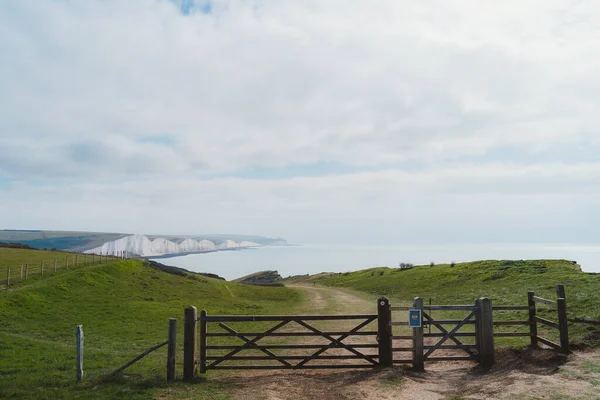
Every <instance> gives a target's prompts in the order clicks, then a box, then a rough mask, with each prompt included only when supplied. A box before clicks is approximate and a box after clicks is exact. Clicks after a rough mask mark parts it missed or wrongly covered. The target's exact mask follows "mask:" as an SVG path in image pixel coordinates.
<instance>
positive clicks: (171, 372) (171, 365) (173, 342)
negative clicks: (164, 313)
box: [167, 318, 177, 383]
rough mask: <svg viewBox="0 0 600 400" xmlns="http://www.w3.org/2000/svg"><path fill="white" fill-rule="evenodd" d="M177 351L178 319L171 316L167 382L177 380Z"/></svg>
mask: <svg viewBox="0 0 600 400" xmlns="http://www.w3.org/2000/svg"><path fill="white" fill-rule="evenodd" d="M176 353H177V319H175V318H169V344H168V345H167V383H173V382H174V381H175V355H176Z"/></svg>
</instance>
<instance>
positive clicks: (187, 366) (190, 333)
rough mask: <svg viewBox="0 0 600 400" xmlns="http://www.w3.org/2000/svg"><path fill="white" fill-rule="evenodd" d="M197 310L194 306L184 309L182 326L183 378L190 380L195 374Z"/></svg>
mask: <svg viewBox="0 0 600 400" xmlns="http://www.w3.org/2000/svg"><path fill="white" fill-rule="evenodd" d="M197 324H198V310H197V309H196V307H194V306H189V307H188V308H186V309H185V314H184V327H183V379H184V380H190V379H193V378H194V376H195V375H196V348H197V345H198V338H197V329H196V328H197Z"/></svg>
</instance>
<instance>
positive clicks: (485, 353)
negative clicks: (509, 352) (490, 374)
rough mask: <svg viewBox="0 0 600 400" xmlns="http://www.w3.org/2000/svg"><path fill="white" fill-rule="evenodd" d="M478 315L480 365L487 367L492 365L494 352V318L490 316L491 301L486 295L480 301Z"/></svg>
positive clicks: (494, 357)
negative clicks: (479, 319)
mask: <svg viewBox="0 0 600 400" xmlns="http://www.w3.org/2000/svg"><path fill="white" fill-rule="evenodd" d="M480 304H481V307H480V308H479V317H480V318H481V324H480V329H481V335H480V339H481V344H480V346H479V351H480V357H481V360H480V362H481V365H482V366H483V367H485V368H489V367H491V366H492V365H494V362H495V359H496V354H495V348H494V319H493V316H492V301H491V300H490V299H488V298H486V297H484V298H482V299H481V301H480Z"/></svg>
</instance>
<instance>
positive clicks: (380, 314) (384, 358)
mask: <svg viewBox="0 0 600 400" xmlns="http://www.w3.org/2000/svg"><path fill="white" fill-rule="evenodd" d="M391 331H392V310H391V308H390V301H389V300H388V299H387V298H386V297H380V298H379V299H377V339H378V341H379V366H381V367H391V366H392V365H393V355H392V332H391Z"/></svg>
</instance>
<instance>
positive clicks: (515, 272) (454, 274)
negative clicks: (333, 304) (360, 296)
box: [314, 260, 600, 344]
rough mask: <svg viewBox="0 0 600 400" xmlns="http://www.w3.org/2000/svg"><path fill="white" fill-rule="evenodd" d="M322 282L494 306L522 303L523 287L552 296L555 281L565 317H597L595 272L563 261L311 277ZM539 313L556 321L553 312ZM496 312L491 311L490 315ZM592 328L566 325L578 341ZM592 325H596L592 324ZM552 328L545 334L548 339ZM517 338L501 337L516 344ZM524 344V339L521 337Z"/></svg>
mask: <svg viewBox="0 0 600 400" xmlns="http://www.w3.org/2000/svg"><path fill="white" fill-rule="evenodd" d="M314 280H315V281H316V282H317V283H319V284H322V285H327V286H340V287H349V288H353V289H358V290H361V291H365V292H369V293H376V294H382V295H387V296H389V297H391V298H394V299H397V300H399V301H400V302H402V303H404V304H405V305H409V304H411V303H412V299H413V298H414V297H417V296H419V297H422V298H423V299H424V300H425V304H426V305H427V304H428V303H429V299H431V301H432V304H472V303H473V301H474V299H476V298H478V297H489V298H490V299H492V302H493V304H496V305H527V291H528V290H534V291H535V292H536V295H538V296H541V297H545V298H548V299H556V289H555V287H556V284H559V283H560V284H564V285H565V286H566V293H567V307H568V312H569V318H585V319H592V320H600V274H588V273H583V272H580V270H579V266H578V265H576V264H573V263H572V262H570V261H564V260H537V261H477V262H470V263H460V264H456V265H455V266H454V267H451V266H450V265H448V264H440V265H435V266H433V267H430V266H429V265H427V266H417V267H414V268H412V269H408V270H400V269H391V268H387V267H382V268H373V269H368V270H363V271H358V272H352V273H342V274H334V275H329V276H325V277H316V278H314ZM541 315H543V316H547V317H548V318H550V319H553V320H556V316H555V313H551V312H546V313H544V312H542V313H541ZM495 316H496V315H495ZM524 316H525V315H524V314H523V313H521V314H519V313H504V315H502V319H524V318H523V317H524ZM593 329H594V328H592V327H587V326H585V325H581V324H571V325H570V332H571V339H572V341H579V340H581V339H582V338H583V337H584V336H585V335H586V333H587V332H588V331H589V330H593ZM596 329H597V328H596ZM553 333H554V331H553V330H552V331H549V332H548V334H549V335H550V336H551V337H553ZM518 341H519V340H514V339H512V340H506V341H504V342H505V343H507V344H517V343H518ZM520 341H521V342H523V340H520Z"/></svg>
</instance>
